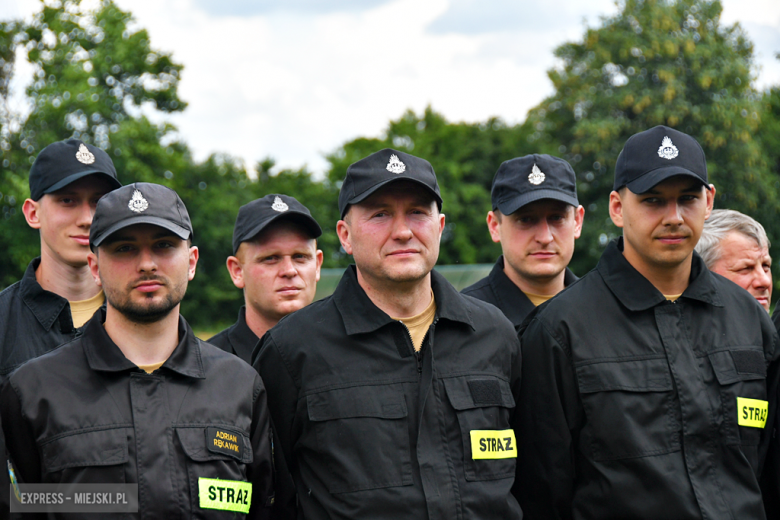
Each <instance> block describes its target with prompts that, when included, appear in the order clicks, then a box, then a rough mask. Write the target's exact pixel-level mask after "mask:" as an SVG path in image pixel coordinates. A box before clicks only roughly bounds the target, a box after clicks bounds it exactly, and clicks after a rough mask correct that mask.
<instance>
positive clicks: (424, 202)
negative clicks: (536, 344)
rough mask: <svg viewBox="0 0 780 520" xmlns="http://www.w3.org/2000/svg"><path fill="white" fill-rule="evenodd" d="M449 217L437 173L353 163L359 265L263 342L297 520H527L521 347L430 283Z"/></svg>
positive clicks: (349, 216)
mask: <svg viewBox="0 0 780 520" xmlns="http://www.w3.org/2000/svg"><path fill="white" fill-rule="evenodd" d="M441 204H442V199H441V194H440V191H439V185H438V183H437V181H436V175H435V174H434V171H433V168H432V167H431V165H430V163H428V161H425V160H423V159H420V158H417V157H414V156H412V155H409V154H406V153H403V152H399V151H396V150H391V149H385V150H381V151H379V152H376V153H374V154H372V155H369V156H368V157H366V158H364V159H362V160H360V161H358V162H356V163H354V164H352V165H351V166H350V167H349V168H348V169H347V174H346V178H345V179H344V182H343V184H342V186H341V191H340V193H339V211H340V213H341V218H342V219H341V220H339V221H338V223H337V225H336V230H337V233H338V236H339V239H340V241H341V245H342V247H343V248H344V250H345V251H346V252H347V254H350V255H352V256H353V258H354V260H355V265H353V266H351V267H349V268H348V269H347V270H346V272H345V274H344V276H343V277H342V278H341V281H340V282H339V285H338V287H337V288H336V291H335V292H334V293H333V295H332V296H330V297H328V298H325V299H323V300H320V301H317V302H314V303H312V304H311V305H308V306H307V307H304V308H303V309H301V310H299V311H296V312H294V313H293V314H291V315H289V316H287V317H285V318H284V319H282V320H281V321H280V322H279V323H278V324H277V325H276V326H275V327H274V328H272V329H271V330H269V331H268V332H267V333H266V334H265V336H264V337H263V340H262V343H261V345H260V350H259V355H258V356H256V359H255V364H254V366H255V367H256V368H257V369H258V371H259V372H260V374H261V375H262V377H263V381H264V382H265V383H266V385H267V387H268V395H269V403H268V406H269V408H270V409H271V415H272V418H273V421H274V425H275V426H276V427H277V429H278V432H279V441H280V444H281V450H282V453H283V455H284V457H285V459H286V461H287V464H288V467H289V468H290V470H291V472H292V475H293V480H294V481H295V485H296V488H297V491H298V500H299V507H300V511H299V516H298V518H306V519H308V520H320V519H323V520H324V519H331V518H361V519H373V520H377V519H385V518H386V519H391V518H392V519H395V518H410V519H414V518H420V519H423V518H424V519H429V520H450V519H454V518H468V519H471V520H479V519H488V518H490V519H493V518H503V519H507V520H513V519H519V518H522V512H521V511H520V507H519V506H518V503H517V500H516V499H515V496H514V492H515V489H514V488H513V484H514V482H515V471H516V461H517V451H518V448H517V443H516V438H515V430H514V429H513V428H514V425H515V417H516V414H515V403H516V402H517V400H518V399H519V394H518V390H519V386H520V379H519V376H520V365H521V361H520V345H519V342H518V340H517V335H516V333H515V330H514V327H513V326H512V324H511V323H510V322H509V320H507V319H506V317H504V316H503V314H501V311H499V310H498V309H497V308H495V307H494V306H492V305H489V304H487V303H485V302H482V301H479V300H477V299H475V298H471V297H469V296H464V295H462V294H460V293H458V292H457V291H456V290H455V288H454V287H452V285H450V284H449V282H447V280H446V279H445V278H444V277H443V276H441V275H440V274H438V273H436V271H434V270H433V266H434V264H435V263H436V260H437V258H438V256H439V241H440V240H441V236H442V231H443V230H444V215H443V214H442V213H441Z"/></svg>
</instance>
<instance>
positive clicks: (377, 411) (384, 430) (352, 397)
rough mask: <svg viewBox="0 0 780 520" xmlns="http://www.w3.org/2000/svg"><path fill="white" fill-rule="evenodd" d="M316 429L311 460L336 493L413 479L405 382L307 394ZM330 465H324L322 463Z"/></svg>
mask: <svg viewBox="0 0 780 520" xmlns="http://www.w3.org/2000/svg"><path fill="white" fill-rule="evenodd" d="M306 401H307V407H308V414H309V420H310V421H311V422H312V423H313V424H312V426H313V429H314V431H315V434H316V446H313V447H312V448H313V449H314V450H315V451H316V453H315V455H314V456H313V457H311V458H310V460H309V461H308V462H309V464H311V465H312V466H313V467H315V468H316V469H319V470H320V471H326V472H327V473H328V476H329V477H330V478H329V479H328V481H327V482H326V484H327V486H328V490H329V491H330V492H331V493H344V492H350V491H359V490H364V489H376V488H386V487H394V486H408V485H411V484H412V463H411V456H410V447H409V424H408V411H407V407H406V401H405V399H404V393H403V388H402V386H401V385H383V386H359V387H352V388H340V389H337V390H328V391H326V392H320V393H316V394H311V395H309V396H307V397H306ZM321 464H324V466H325V467H324V468H321V469H320V468H319V466H320V465H321Z"/></svg>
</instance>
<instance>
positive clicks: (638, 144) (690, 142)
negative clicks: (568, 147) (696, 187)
mask: <svg viewBox="0 0 780 520" xmlns="http://www.w3.org/2000/svg"><path fill="white" fill-rule="evenodd" d="M675 175H686V176H688V177H693V178H694V179H696V180H698V181H701V183H702V184H704V186H705V187H706V188H707V189H710V184H709V182H708V181H707V160H706V159H705V158H704V150H702V149H701V145H700V144H699V143H698V141H696V139H694V138H693V137H691V136H690V135H688V134H684V133H682V132H680V131H679V130H675V129H674V128H669V127H667V126H661V125H659V126H656V127H653V128H651V129H650V130H645V131H644V132H639V133H638V134H634V135H632V136H631V137H629V138H628V141H626V144H625V145H624V146H623V150H622V151H621V152H620V155H618V158H617V162H616V163H615V183H614V185H613V187H612V189H613V190H619V189H620V188H622V187H623V186H627V187H628V189H629V190H631V191H632V192H634V193H645V192H647V191H649V190H651V189H653V187H654V186H655V185H656V184H658V183H659V182H662V181H665V180H666V179H668V178H669V177H674V176H675Z"/></svg>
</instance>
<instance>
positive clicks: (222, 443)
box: [206, 426, 244, 460]
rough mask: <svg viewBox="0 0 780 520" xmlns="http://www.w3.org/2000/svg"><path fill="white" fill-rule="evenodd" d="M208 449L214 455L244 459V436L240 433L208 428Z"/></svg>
mask: <svg viewBox="0 0 780 520" xmlns="http://www.w3.org/2000/svg"><path fill="white" fill-rule="evenodd" d="M206 447H207V448H208V450H209V451H211V452H213V453H221V454H223V455H230V456H231V457H235V458H237V459H238V460H242V459H243V458H244V436H243V435H242V434H241V433H240V432H236V431H233V430H226V429H224V428H214V427H213V426H210V427H208V428H206Z"/></svg>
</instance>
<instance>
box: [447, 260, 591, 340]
mask: <svg viewBox="0 0 780 520" xmlns="http://www.w3.org/2000/svg"><path fill="white" fill-rule="evenodd" d="M577 280H578V278H577V277H576V276H575V275H574V273H572V272H571V271H570V270H569V269H568V268H567V269H566V271H565V273H564V275H563V285H564V286H565V287H568V286H569V285H571V284H572V283H574V282H576V281H577ZM461 292H462V293H463V294H468V295H469V296H473V297H474V298H478V299H480V300H482V301H483V302H488V303H492V304H493V305H495V306H496V307H498V308H499V309H501V312H503V313H504V316H506V317H507V318H509V321H511V322H512V324H513V325H514V326H515V327H519V326H520V325H521V324H522V323H523V320H525V317H526V316H528V315H529V314H530V313H531V311H533V310H534V309H535V308H536V307H535V306H534V304H533V303H531V300H529V299H528V296H526V295H525V293H524V292H523V291H521V290H520V288H519V287H518V286H517V285H515V283H514V282H513V281H512V280H510V279H509V277H508V276H507V275H506V273H504V255H501V256H499V257H498V260H496V265H494V266H493V269H492V270H491V271H490V274H489V275H487V276H486V277H485V278H483V279H482V280H480V281H478V282H477V283H475V284H473V285H470V286H468V287H466V288H465V289H463V290H462V291H461Z"/></svg>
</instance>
